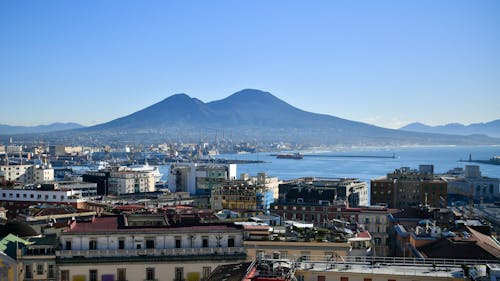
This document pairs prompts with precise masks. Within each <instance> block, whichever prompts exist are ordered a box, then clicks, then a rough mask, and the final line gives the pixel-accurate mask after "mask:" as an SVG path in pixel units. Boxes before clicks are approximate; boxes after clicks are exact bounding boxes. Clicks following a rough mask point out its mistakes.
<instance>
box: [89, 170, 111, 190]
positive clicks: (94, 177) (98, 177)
mask: <svg viewBox="0 0 500 281" xmlns="http://www.w3.org/2000/svg"><path fill="white" fill-rule="evenodd" d="M109 176H110V171H107V170H102V171H87V172H86V173H85V174H83V175H82V180H83V181H84V182H91V183H95V184H97V195H108V193H109V192H108V190H109V186H108V179H109Z"/></svg>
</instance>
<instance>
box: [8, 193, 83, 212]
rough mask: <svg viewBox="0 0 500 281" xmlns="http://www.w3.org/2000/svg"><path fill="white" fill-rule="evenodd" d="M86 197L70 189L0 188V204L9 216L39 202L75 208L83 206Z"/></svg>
mask: <svg viewBox="0 0 500 281" xmlns="http://www.w3.org/2000/svg"><path fill="white" fill-rule="evenodd" d="M87 200H88V198H83V197H81V196H80V195H79V193H78V191H74V190H71V189H53V190H40V189H36V188H33V187H29V186H27V187H25V188H22V189H14V188H2V189H0V206H1V207H4V208H5V209H7V210H8V212H7V215H8V216H9V217H15V216H16V215H17V214H18V213H19V211H20V210H25V209H28V208H29V206H31V205H36V204H40V203H51V204H68V205H71V206H73V207H75V208H78V209H82V208H85V206H86V202H87Z"/></svg>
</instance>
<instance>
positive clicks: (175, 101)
mask: <svg viewBox="0 0 500 281" xmlns="http://www.w3.org/2000/svg"><path fill="white" fill-rule="evenodd" d="M325 102H328V103H331V104H332V106H333V105H334V101H325ZM25 137H26V138H28V137H31V138H34V137H36V138H39V139H43V140H46V141H51V140H52V141H54V140H55V141H56V142H65V143H80V144H81V143H87V144H89V145H94V144H96V145H102V144H103V143H105V144H110V143H124V142H127V143H158V142H198V141H200V140H204V141H213V140H215V139H216V138H217V139H218V141H228V140H230V141H233V142H241V141H245V142H281V141H283V142H290V143H296V144H304V145H306V146H316V145H352V146H368V145H377V146H390V145H433V144H456V145H474V144H500V139H495V138H491V137H487V136H452V135H442V134H430V133H418V132H407V131H403V130H393V129H386V128H381V127H377V126H374V125H370V124H366V123H361V122H356V121H351V120H346V119H342V118H339V117H335V116H330V115H325V114H317V113H312V112H307V111H304V110H301V109H299V108H297V107H294V106H291V105H290V104H288V103H286V102H285V101H283V100H280V99H279V98H277V97H275V96H273V95H272V94H270V93H268V92H263V91H260V90H253V89H246V90H242V91H239V92H237V93H235V94H233V95H231V96H229V97H227V98H225V99H221V100H217V101H212V102H207V103H205V102H203V101H201V100H199V99H196V98H191V97H189V96H188V95H186V94H176V95H173V96H170V97H168V98H166V99H164V100H162V101H160V102H158V103H156V104H153V105H151V106H149V107H147V108H144V109H142V110H140V111H137V112H135V113H132V114H130V115H127V116H124V117H121V118H118V119H115V120H112V121H109V122H107V123H103V124H99V125H95V126H91V127H85V128H81V129H76V130H69V131H61V132H57V133H51V134H40V135H38V136H25Z"/></svg>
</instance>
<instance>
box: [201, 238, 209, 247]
mask: <svg viewBox="0 0 500 281" xmlns="http://www.w3.org/2000/svg"><path fill="white" fill-rule="evenodd" d="M202 247H203V248H208V237H206V236H203V238H202Z"/></svg>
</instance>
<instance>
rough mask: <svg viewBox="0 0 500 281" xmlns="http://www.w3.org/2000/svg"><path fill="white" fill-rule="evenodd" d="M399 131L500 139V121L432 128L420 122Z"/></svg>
mask: <svg viewBox="0 0 500 281" xmlns="http://www.w3.org/2000/svg"><path fill="white" fill-rule="evenodd" d="M399 130H403V131H413V132H423V133H442V134H454V135H476V134H483V135H488V136H490V137H500V119H496V120H492V121H489V122H480V123H472V124H470V125H464V124H461V123H448V124H445V125H437V126H430V125H426V124H423V123H420V122H414V123H410V124H408V125H406V126H403V127H401V128H399Z"/></svg>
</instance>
